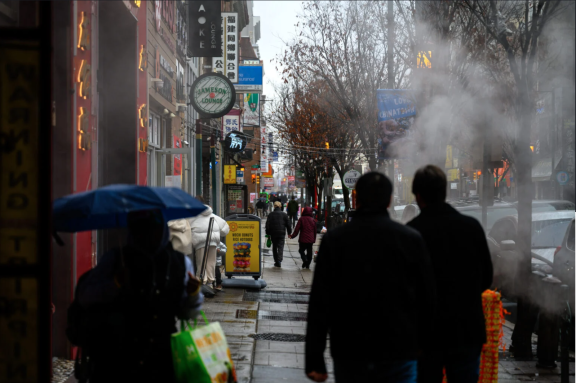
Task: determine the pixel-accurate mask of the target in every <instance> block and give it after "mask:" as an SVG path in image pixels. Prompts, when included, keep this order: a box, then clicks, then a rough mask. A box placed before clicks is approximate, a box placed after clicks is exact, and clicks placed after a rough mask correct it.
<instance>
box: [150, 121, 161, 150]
mask: <svg viewBox="0 0 576 383" xmlns="http://www.w3.org/2000/svg"><path fill="white" fill-rule="evenodd" d="M160 121H161V118H160V116H158V115H156V114H154V113H150V124H149V126H148V140H149V144H150V145H152V146H160V144H161V141H160V134H161V125H160Z"/></svg>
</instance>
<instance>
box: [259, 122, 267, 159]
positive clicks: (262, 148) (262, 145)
mask: <svg viewBox="0 0 576 383" xmlns="http://www.w3.org/2000/svg"><path fill="white" fill-rule="evenodd" d="M266 130H267V129H266V127H264V126H262V127H261V128H260V137H261V138H260V169H268V135H267V134H266V133H267V132H266Z"/></svg>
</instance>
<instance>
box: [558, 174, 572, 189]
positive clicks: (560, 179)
mask: <svg viewBox="0 0 576 383" xmlns="http://www.w3.org/2000/svg"><path fill="white" fill-rule="evenodd" d="M556 180H557V181H558V183H559V184H560V185H562V186H564V185H566V184H567V183H568V181H570V176H568V173H567V172H565V171H561V172H558V173H556Z"/></svg>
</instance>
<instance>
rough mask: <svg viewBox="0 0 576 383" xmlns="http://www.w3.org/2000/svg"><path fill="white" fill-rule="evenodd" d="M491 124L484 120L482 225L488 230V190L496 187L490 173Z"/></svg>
mask: <svg viewBox="0 0 576 383" xmlns="http://www.w3.org/2000/svg"><path fill="white" fill-rule="evenodd" d="M490 136H491V135H490V124H489V122H488V118H485V119H484V142H483V153H482V200H481V201H480V203H481V204H482V225H483V226H484V227H485V228H486V227H487V224H488V195H489V192H488V190H489V189H488V188H489V187H492V188H493V187H494V185H493V184H492V183H491V182H490V178H491V173H490V172H489V171H488V166H489V161H490V157H491V154H492V153H491V150H490V149H491V145H490Z"/></svg>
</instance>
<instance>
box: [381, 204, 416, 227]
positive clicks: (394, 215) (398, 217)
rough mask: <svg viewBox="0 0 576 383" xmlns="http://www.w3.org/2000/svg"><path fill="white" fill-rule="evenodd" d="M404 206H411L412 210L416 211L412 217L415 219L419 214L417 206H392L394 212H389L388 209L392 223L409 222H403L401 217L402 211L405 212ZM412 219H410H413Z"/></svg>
mask: <svg viewBox="0 0 576 383" xmlns="http://www.w3.org/2000/svg"><path fill="white" fill-rule="evenodd" d="M406 206H413V207H414V209H415V210H416V214H415V215H414V217H416V216H417V215H418V214H420V208H419V207H418V205H416V204H408V205H399V206H394V211H393V212H392V211H390V209H388V213H389V214H390V218H392V219H393V220H394V221H397V222H401V223H404V224H405V223H406V222H404V221H410V220H411V219H409V220H403V219H402V217H403V216H404V210H406ZM414 217H412V218H414Z"/></svg>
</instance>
